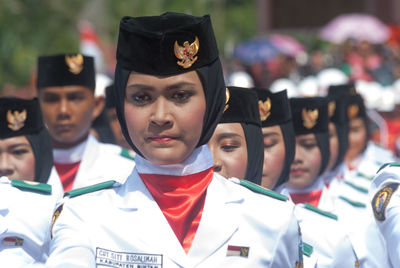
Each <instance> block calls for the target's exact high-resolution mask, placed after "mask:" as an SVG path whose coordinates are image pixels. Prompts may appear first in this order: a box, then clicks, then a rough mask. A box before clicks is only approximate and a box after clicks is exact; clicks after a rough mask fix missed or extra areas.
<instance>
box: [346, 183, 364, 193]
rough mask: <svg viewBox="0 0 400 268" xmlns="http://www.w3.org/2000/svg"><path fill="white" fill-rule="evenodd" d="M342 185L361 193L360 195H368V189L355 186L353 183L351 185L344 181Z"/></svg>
mask: <svg viewBox="0 0 400 268" xmlns="http://www.w3.org/2000/svg"><path fill="white" fill-rule="evenodd" d="M344 183H345V184H347V185H348V186H350V187H351V188H353V189H355V190H357V191H359V192H361V193H364V194H367V193H368V189H367V188H364V187H361V186H358V185H355V184H354V183H352V182H350V181H344Z"/></svg>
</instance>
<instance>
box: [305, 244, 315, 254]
mask: <svg viewBox="0 0 400 268" xmlns="http://www.w3.org/2000/svg"><path fill="white" fill-rule="evenodd" d="M313 251H314V248H313V246H311V245H310V244H307V243H306V242H303V254H304V255H305V256H307V257H310V256H311V254H312V253H313Z"/></svg>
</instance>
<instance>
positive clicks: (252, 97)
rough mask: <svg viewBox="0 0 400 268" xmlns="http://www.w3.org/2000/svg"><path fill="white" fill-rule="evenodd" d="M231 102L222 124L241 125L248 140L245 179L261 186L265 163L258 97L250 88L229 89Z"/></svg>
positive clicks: (228, 104)
mask: <svg viewBox="0 0 400 268" xmlns="http://www.w3.org/2000/svg"><path fill="white" fill-rule="evenodd" d="M228 89H229V93H230V94H229V95H230V96H229V101H228V103H227V106H226V107H227V109H226V111H225V112H224V113H223V115H222V118H221V121H220V123H221V124H223V123H240V125H241V126H242V128H243V132H244V135H245V139H246V147H247V167H246V174H245V177H244V179H245V180H248V181H251V182H253V183H256V184H258V185H260V184H261V178H262V169H263V162H264V148H263V146H261V145H262V143H263V136H262V131H261V122H260V115H259V112H258V109H257V108H258V106H257V101H258V99H257V95H256V93H255V92H254V91H252V90H250V89H248V88H239V87H228Z"/></svg>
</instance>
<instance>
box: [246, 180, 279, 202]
mask: <svg viewBox="0 0 400 268" xmlns="http://www.w3.org/2000/svg"><path fill="white" fill-rule="evenodd" d="M240 185H242V186H244V187H246V188H248V189H250V190H252V191H253V192H256V193H259V194H263V195H267V196H269V197H272V198H275V199H278V200H281V201H287V197H286V196H284V195H281V194H278V193H276V192H274V191H271V190H269V189H266V188H264V187H261V186H260V185H257V184H255V183H252V182H250V181H246V180H240Z"/></svg>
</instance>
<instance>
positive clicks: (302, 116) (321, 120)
mask: <svg viewBox="0 0 400 268" xmlns="http://www.w3.org/2000/svg"><path fill="white" fill-rule="evenodd" d="M290 107H291V108H292V118H293V126H294V131H295V133H296V135H303V134H310V133H323V132H328V124H329V116H328V99H327V98H324V97H312V98H292V99H290Z"/></svg>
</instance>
